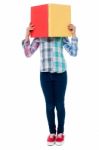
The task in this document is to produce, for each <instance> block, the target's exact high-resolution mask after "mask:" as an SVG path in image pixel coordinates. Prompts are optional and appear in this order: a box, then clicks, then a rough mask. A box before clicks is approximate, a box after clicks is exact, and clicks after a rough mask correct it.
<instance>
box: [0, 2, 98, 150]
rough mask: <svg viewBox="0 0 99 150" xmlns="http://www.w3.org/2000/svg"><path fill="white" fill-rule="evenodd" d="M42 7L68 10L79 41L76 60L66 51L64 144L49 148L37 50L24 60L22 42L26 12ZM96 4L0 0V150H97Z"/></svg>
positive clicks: (26, 18)
mask: <svg viewBox="0 0 99 150" xmlns="http://www.w3.org/2000/svg"><path fill="white" fill-rule="evenodd" d="M45 3H63V4H70V5H71V6H72V23H73V24H75V25H76V28H77V36H78V38H79V51H78V56H77V57H75V58H73V57H71V56H69V55H68V54H67V53H66V51H65V50H64V55H65V58H66V61H67V65H68V85H67V92H66V98H65V99H66V100H65V106H66V122H65V135H66V139H65V144H64V145H63V146H62V147H57V146H53V147H48V146H47V145H46V138H47V136H48V134H49V132H48V126H47V119H46V114H45V101H44V97H43V93H42V90H41V87H40V80H39V69H40V68H39V67H40V54H39V49H38V51H37V52H36V53H35V54H34V55H33V56H32V57H31V58H26V57H25V55H24V51H23V49H22V45H21V42H22V40H23V39H24V36H25V30H26V27H27V26H28V23H29V21H30V20H29V19H30V16H29V15H30V7H31V6H33V5H39V4H45ZM98 14H99V8H98V0H91V1H89V0H87V1H86V0H83V1H81V0H80V1H78V0H74V1H71V0H70V1H69V0H65V1H64V0H59V1H58V2H57V1H52V0H48V1H45V0H28V1H27V0H24V1H19V0H17V1H15V0H9V1H6V0H3V1H2V2H0V150H8V149H10V150H13V149H14V150H23V149H24V150H28V149H29V150H33V149H34V148H35V149H39V150H47V149H50V148H51V149H53V150H56V149H61V150H65V149H67V150H72V149H76V150H79V149H80V150H83V149H95V150H98V149H99V144H98V141H99V115H98V114H99V92H98V89H99V71H98V70H99V69H98V68H99V67H98V63H99V59H98V57H99V29H98V26H99V23H98Z"/></svg>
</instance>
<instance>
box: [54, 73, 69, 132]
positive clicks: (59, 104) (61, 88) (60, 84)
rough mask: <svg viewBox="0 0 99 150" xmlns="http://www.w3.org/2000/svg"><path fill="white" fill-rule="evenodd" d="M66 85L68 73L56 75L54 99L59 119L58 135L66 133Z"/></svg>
mask: <svg viewBox="0 0 99 150" xmlns="http://www.w3.org/2000/svg"><path fill="white" fill-rule="evenodd" d="M66 85H67V72H64V73H60V74H56V78H55V80H54V98H55V106H56V110H57V117H58V129H57V133H58V134H59V133H63V132H64V122H65V106H64V99H65V91H66Z"/></svg>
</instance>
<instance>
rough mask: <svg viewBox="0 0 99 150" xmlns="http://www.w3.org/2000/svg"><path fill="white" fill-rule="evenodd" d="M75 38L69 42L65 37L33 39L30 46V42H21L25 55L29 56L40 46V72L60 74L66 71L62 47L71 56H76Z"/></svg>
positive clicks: (76, 40)
mask: <svg viewBox="0 0 99 150" xmlns="http://www.w3.org/2000/svg"><path fill="white" fill-rule="evenodd" d="M77 43H78V39H77V37H74V38H71V42H70V41H69V39H68V38H66V37H51V38H35V39H34V40H33V41H32V43H31V45H30V41H25V40H23V42H22V45H23V47H24V49H25V54H27V56H31V55H32V54H33V53H34V52H35V51H36V49H37V48H38V47H39V46H40V62H41V63H40V71H41V72H51V73H54V72H57V73H62V72H64V71H65V70H66V62H65V59H64V56H63V47H64V48H65V49H66V50H67V52H68V53H69V54H70V55H72V56H76V55H77V49H78V48H77Z"/></svg>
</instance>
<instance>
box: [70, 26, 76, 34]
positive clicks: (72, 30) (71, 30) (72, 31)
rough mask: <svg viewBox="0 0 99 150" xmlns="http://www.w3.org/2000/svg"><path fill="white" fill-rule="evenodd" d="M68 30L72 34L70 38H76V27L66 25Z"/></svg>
mask: <svg viewBox="0 0 99 150" xmlns="http://www.w3.org/2000/svg"><path fill="white" fill-rule="evenodd" d="M68 30H69V31H70V33H71V34H72V36H76V27H75V26H74V25H73V24H69V25H68Z"/></svg>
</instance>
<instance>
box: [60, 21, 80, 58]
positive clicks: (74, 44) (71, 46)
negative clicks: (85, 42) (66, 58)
mask: <svg viewBox="0 0 99 150" xmlns="http://www.w3.org/2000/svg"><path fill="white" fill-rule="evenodd" d="M68 30H69V31H70V32H71V34H72V38H71V41H69V39H68V38H63V46H64V48H65V49H66V50H67V52H68V53H69V54H70V55H71V56H76V55H77V50H78V38H77V37H76V27H75V26H74V25H73V24H70V25H69V26H68Z"/></svg>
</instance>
